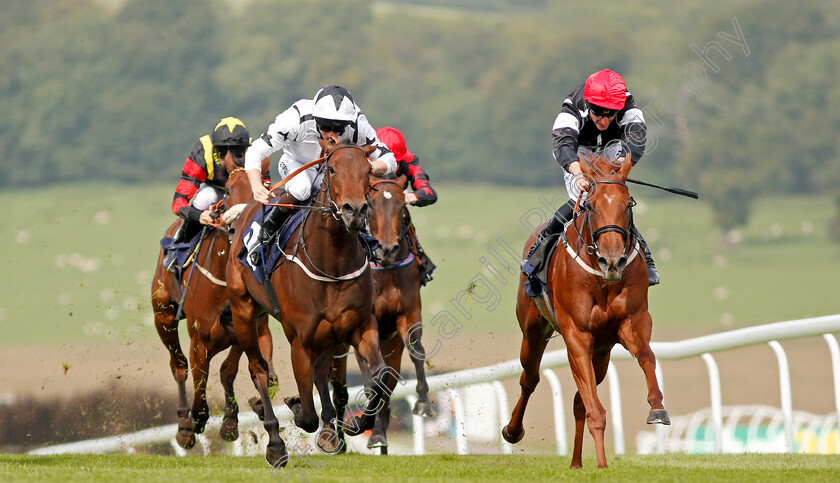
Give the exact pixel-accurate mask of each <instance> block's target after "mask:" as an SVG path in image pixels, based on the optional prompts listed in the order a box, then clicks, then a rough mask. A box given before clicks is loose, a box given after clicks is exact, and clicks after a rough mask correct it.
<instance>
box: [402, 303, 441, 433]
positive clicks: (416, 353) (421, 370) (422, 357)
mask: <svg viewBox="0 0 840 483" xmlns="http://www.w3.org/2000/svg"><path fill="white" fill-rule="evenodd" d="M414 320H416V321H418V322H416V323H414V324H413V325H411V322H412V321H414ZM397 330H398V331H399V334H400V338H401V339H402V341H403V343H404V344H405V347H406V349H408V356H409V357H410V358H411V362H412V363H413V364H414V372H415V373H416V375H417V388H416V390H417V402H416V403H415V404H414V410H413V411H412V414H414V415H415V416H422V417H424V418H433V417H435V416H437V412H436V411H435V408H434V405H432V403H431V402H429V384H428V383H426V367H425V365H424V364H425V362H426V349H424V348H423V344H422V342H420V339H421V338H422V337H423V323H422V322H420V310H419V309H418V310H417V311H415V312H413V313H412V314H410V315H408V316H400V317H398V318H397Z"/></svg>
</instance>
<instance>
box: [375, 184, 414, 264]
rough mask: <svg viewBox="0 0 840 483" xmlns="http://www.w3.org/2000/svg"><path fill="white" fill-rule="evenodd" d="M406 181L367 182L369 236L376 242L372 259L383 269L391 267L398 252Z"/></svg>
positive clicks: (401, 231)
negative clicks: (368, 192)
mask: <svg viewBox="0 0 840 483" xmlns="http://www.w3.org/2000/svg"><path fill="white" fill-rule="evenodd" d="M405 186H406V178H405V176H400V177H399V178H396V179H385V178H378V177H375V176H371V178H370V187H371V195H370V200H369V202H368V203H369V204H370V234H371V235H373V236H375V237H376V239H377V240H379V248H378V249H377V250H376V255H377V257H379V258H380V259H381V262H380V263H381V264H382V266H383V267H389V266H391V265H392V264H393V263H394V262H395V261H396V259H397V255H399V252H400V240H401V239H402V235H403V229H402V228H403V226H402V225H403V210H404V209H405V195H404V194H403V190H405Z"/></svg>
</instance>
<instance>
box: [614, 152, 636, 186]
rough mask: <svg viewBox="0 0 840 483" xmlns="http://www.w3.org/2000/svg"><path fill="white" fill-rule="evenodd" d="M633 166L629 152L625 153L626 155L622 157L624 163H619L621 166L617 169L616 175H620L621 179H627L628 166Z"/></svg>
mask: <svg viewBox="0 0 840 483" xmlns="http://www.w3.org/2000/svg"><path fill="white" fill-rule="evenodd" d="M632 167H633V162H632V161H631V160H630V153H627V156H625V157H624V164H622V165H621V168H619V170H618V175H619V176H620V177H621V180H622V181H625V180H626V179H627V176H629V175H630V168H632Z"/></svg>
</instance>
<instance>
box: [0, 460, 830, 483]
mask: <svg viewBox="0 0 840 483" xmlns="http://www.w3.org/2000/svg"><path fill="white" fill-rule="evenodd" d="M309 461H310V462H311V463H309V464H307V460H305V459H302V458H296V459H293V460H292V462H291V463H290V464H289V466H287V467H286V468H282V469H279V470H272V468H271V467H269V466H268V465H267V464H266V463H265V460H264V459H263V458H261V457H253V458H222V457H211V458H205V457H185V458H176V457H166V456H138V455H135V456H125V455H122V456H88V455H75V456H7V455H0V472H1V473H2V474H3V475H4V479H5V480H7V481H66V482H73V481H144V482H152V481H190V480H192V479H194V478H199V479H201V480H203V481H284V480H285V481H353V482H363V481H371V482H373V481H376V482H379V481H527V482H533V481H611V482H618V481H627V482H636V481H675V482H676V481H737V482H753V481H761V482H769V481H837V480H838V478H840V466H838V465H837V461H836V457H834V456H813V455H757V454H749V455H717V456H709V455H706V456H696V455H676V454H673V455H672V454H669V455H663V456H613V457H609V459H608V463H609V464H610V467H609V468H607V469H605V470H598V469H596V468H595V467H594V466H595V460H594V456H591V457H587V456H585V457H584V461H583V464H584V469H582V470H570V469H569V468H568V466H569V462H570V458H569V457H564V456H523V455H511V456H504V457H499V456H492V455H484V456H454V455H451V456H423V457H414V456H402V457H393V456H392V457H381V458H379V457H371V456H360V455H343V456H333V457H326V456H315V457H313V458H311V459H310V460H309Z"/></svg>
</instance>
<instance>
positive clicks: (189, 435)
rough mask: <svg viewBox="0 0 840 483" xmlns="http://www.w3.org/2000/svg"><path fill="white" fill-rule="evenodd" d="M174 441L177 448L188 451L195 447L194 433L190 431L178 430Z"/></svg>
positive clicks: (186, 429) (185, 429)
mask: <svg viewBox="0 0 840 483" xmlns="http://www.w3.org/2000/svg"><path fill="white" fill-rule="evenodd" d="M175 441H177V443H178V446H180V447H182V448H184V449H190V448H192V447H193V446H195V433H194V432H193V430H192V429H188V428H178V434H176V435H175Z"/></svg>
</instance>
